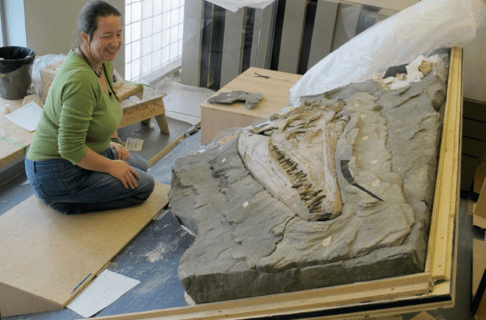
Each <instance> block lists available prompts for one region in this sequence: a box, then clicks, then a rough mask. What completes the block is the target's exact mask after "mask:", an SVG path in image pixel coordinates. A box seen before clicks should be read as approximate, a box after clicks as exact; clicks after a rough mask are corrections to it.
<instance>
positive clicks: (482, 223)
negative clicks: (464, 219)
mask: <svg viewBox="0 0 486 320" xmlns="http://www.w3.org/2000/svg"><path fill="white" fill-rule="evenodd" d="M485 184H486V180H484V181H483V187H482V188H481V192H480V194H479V198H478V202H477V204H476V208H475V210H474V214H473V224H474V225H475V226H476V227H479V228H482V229H486V186H485Z"/></svg>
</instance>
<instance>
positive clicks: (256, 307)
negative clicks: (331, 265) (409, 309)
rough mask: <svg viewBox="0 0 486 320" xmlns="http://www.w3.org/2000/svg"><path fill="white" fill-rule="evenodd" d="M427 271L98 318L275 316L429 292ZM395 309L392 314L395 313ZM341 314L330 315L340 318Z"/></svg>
mask: <svg viewBox="0 0 486 320" xmlns="http://www.w3.org/2000/svg"><path fill="white" fill-rule="evenodd" d="M429 281H430V275H429V274H427V273H421V274H416V275H411V276H405V277H399V278H393V279H385V280H377V281H370V282H362V283H356V284H351V285H344V286H336V287H330V288H321V289H314V290H305V291H299V292H292V293H284V294H277V295H270V296H263V297H255V298H249V299H239V300H234V301H225V302H219V303H208V304H202V305H198V306H193V307H183V308H172V309H166V310H156V311H149V312H143V313H132V314H126V315H118V316H108V317H100V318H99V319H100V320H101V319H118V320H123V319H133V318H141V317H143V318H151V319H152V318H153V319H201V320H202V319H241V318H245V319H246V318H251V317H261V316H262V315H265V316H278V315H283V314H296V313H302V312H312V311H316V310H326V309H330V308H334V307H336V306H349V305H351V304H354V303H357V302H360V301H361V302H362V301H368V302H371V301H376V300H381V301H383V300H390V299H397V298H399V297H404V296H410V295H418V294H426V293H428V292H429ZM396 314H397V313H396V312H394V313H393V314H392V315H393V316H395V315H396ZM342 317H343V315H342V314H341V315H338V316H334V317H332V316H331V317H330V318H329V319H343V318H342Z"/></svg>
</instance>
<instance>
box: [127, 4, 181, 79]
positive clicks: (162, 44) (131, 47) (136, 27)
mask: <svg viewBox="0 0 486 320" xmlns="http://www.w3.org/2000/svg"><path fill="white" fill-rule="evenodd" d="M183 22H184V0H126V2H125V39H124V41H125V80H128V81H134V82H141V79H142V77H144V76H147V75H149V74H151V73H153V72H155V71H157V70H159V69H161V68H162V67H164V66H165V65H167V64H169V63H170V62H172V61H174V60H176V59H178V58H180V57H181V56H182V35H183V25H184V23H183Z"/></svg>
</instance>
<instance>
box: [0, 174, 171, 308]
mask: <svg viewBox="0 0 486 320" xmlns="http://www.w3.org/2000/svg"><path fill="white" fill-rule="evenodd" d="M169 190H170V187H169V186H167V185H164V184H159V183H156V187H155V190H154V193H153V194H152V195H151V196H150V198H149V199H148V200H147V201H145V202H144V203H143V204H141V205H139V206H134V207H131V208H125V209H120V210H109V211H104V212H103V213H90V214H83V215H64V214H61V213H59V212H57V211H55V210H54V209H52V208H49V207H47V206H46V205H45V204H44V203H42V201H41V200H40V199H38V198H37V197H35V195H32V196H31V197H29V198H28V199H27V200H25V201H23V202H22V203H20V204H19V205H17V206H16V207H14V208H13V209H11V210H9V211H8V212H6V213H4V214H3V215H2V216H0V261H1V262H2V263H1V264H0V284H1V286H0V289H1V290H2V292H0V297H1V298H2V299H0V309H1V310H2V315H3V316H9V315H17V314H23V313H26V312H42V311H47V310H52V308H53V306H59V305H60V306H65V305H66V304H67V303H68V302H69V301H70V300H71V299H72V298H73V297H74V296H75V295H76V294H77V293H78V292H79V291H80V290H81V289H82V288H83V287H84V286H86V285H87V284H88V283H89V281H90V280H92V279H93V278H94V277H95V275H96V274H97V273H98V272H100V271H101V270H102V269H103V268H104V266H105V265H106V264H107V263H108V262H109V261H111V259H113V257H115V256H116V254H118V253H119V252H120V251H121V250H122V249H123V248H124V247H125V246H126V245H127V244H128V243H129V242H130V241H131V240H132V239H133V238H134V237H135V236H136V235H137V234H138V233H139V232H140V231H141V230H142V229H143V228H144V227H145V226H146V225H147V224H148V223H149V222H150V221H151V220H152V218H153V217H154V216H155V215H157V214H158V212H159V211H160V210H161V209H162V208H163V207H165V206H166V205H167V203H168V197H167V193H168V191H169ZM3 290H5V291H3ZM6 296H10V297H15V296H17V297H20V298H22V300H18V301H17V300H16V303H13V304H12V303H11V302H12V301H9V299H3V297H6ZM26 304H27V305H29V304H31V306H30V307H29V308H28V309H24V306H25V305H26ZM34 306H35V308H34ZM33 308H34V309H33ZM37 308H38V309H37Z"/></svg>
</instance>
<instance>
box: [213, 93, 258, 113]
mask: <svg viewBox="0 0 486 320" xmlns="http://www.w3.org/2000/svg"><path fill="white" fill-rule="evenodd" d="M262 99H263V94H261V93H251V92H244V91H230V92H221V93H220V94H218V95H217V96H215V97H211V98H209V99H208V102H209V103H220V104H232V103H235V102H245V106H246V107H247V108H248V109H253V108H255V107H256V106H257V105H258V104H259V103H260V101H261V100H262Z"/></svg>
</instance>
